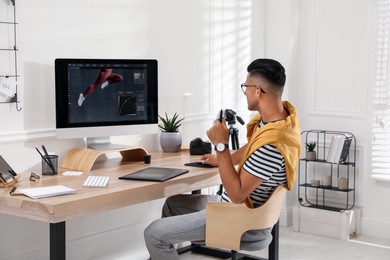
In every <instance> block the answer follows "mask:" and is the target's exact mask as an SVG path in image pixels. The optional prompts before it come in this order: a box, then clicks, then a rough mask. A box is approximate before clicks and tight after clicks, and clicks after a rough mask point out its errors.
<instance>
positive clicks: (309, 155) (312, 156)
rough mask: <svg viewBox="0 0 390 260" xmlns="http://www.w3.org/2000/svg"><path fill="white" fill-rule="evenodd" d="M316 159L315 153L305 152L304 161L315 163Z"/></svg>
mask: <svg viewBox="0 0 390 260" xmlns="http://www.w3.org/2000/svg"><path fill="white" fill-rule="evenodd" d="M316 159H317V155H316V152H315V151H313V152H312V151H310V152H309V151H306V160H308V161H315V160H316Z"/></svg>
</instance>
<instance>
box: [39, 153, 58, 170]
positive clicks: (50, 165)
mask: <svg viewBox="0 0 390 260" xmlns="http://www.w3.org/2000/svg"><path fill="white" fill-rule="evenodd" d="M35 150H37V152H38V153H39V155H40V156H41V157H42V159H43V160H44V161H45V162H46V163H47V165H49V167H50V169H51V170H52V171H53V173H57V172H56V170H55V169H54V166H53V165H52V164H51V163H49V161H48V160H47V159H46V158H45V156H43V154H42V153H41V152H40V151H39V150H38V148H36V147H35Z"/></svg>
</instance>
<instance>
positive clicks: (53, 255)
mask: <svg viewBox="0 0 390 260" xmlns="http://www.w3.org/2000/svg"><path fill="white" fill-rule="evenodd" d="M65 243H66V242H65V221H63V222H59V223H50V260H65V251H66V246H65Z"/></svg>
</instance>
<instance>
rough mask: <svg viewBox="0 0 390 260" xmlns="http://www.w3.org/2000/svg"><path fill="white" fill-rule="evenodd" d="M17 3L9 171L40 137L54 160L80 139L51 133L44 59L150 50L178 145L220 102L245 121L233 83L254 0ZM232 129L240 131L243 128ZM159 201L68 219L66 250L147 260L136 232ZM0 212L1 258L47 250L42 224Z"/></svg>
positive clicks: (6, 140)
mask: <svg viewBox="0 0 390 260" xmlns="http://www.w3.org/2000/svg"><path fill="white" fill-rule="evenodd" d="M0 1H3V2H4V3H2V4H6V3H7V2H8V0H0ZM16 4H17V6H16V7H17V8H16V10H17V20H18V27H17V28H18V33H17V36H18V47H19V49H20V51H19V52H18V66H19V72H18V74H20V78H19V80H18V85H19V89H20V91H19V93H18V95H19V97H20V100H21V104H20V106H21V107H22V110H21V111H20V112H18V111H16V109H15V106H14V104H11V105H9V104H0V120H1V122H7V124H3V123H2V127H1V130H0V151H1V152H0V153H1V154H2V155H3V156H4V157H5V158H6V160H7V161H8V162H9V163H10V164H11V166H13V168H15V170H16V171H17V172H23V171H25V170H26V169H28V168H30V167H32V166H36V165H38V164H39V163H40V157H39V155H38V154H37V153H36V151H35V149H34V147H35V146H39V145H41V144H45V146H46V147H47V148H48V149H49V152H52V153H57V154H59V155H60V159H61V157H62V156H63V155H64V153H65V152H66V151H67V150H68V149H70V148H72V147H74V146H80V145H83V142H84V141H83V140H82V139H75V140H65V141H64V140H61V141H59V140H57V139H56V137H55V131H54V128H55V104H54V66H53V65H54V59H55V58H57V57H76V58H77V57H80V58H156V59H157V60H158V61H159V100H160V103H159V114H163V113H165V112H167V113H168V114H173V113H174V112H178V113H179V114H181V115H183V116H185V118H186V119H185V123H184V125H183V128H182V131H183V138H184V140H183V144H184V145H188V144H189V142H190V140H192V139H193V138H195V137H198V136H200V137H203V138H205V137H206V135H205V131H206V130H207V129H208V127H209V126H210V124H211V122H212V120H214V118H215V116H216V114H217V111H218V110H219V109H221V108H231V109H234V110H236V111H237V112H238V113H239V115H241V116H242V117H243V118H244V120H245V121H248V119H249V116H250V115H249V114H248V112H247V111H246V99H245V96H244V95H243V94H242V93H241V89H240V87H239V86H240V84H241V83H242V82H243V81H244V80H245V75H246V73H245V69H246V66H247V65H248V64H249V62H250V61H251V60H252V59H253V58H254V57H258V56H260V55H261V54H262V52H263V43H262V41H263V38H262V34H263V33H262V32H263V24H262V20H263V19H262V18H261V15H260V14H261V13H262V12H263V9H262V5H263V1H249V0H245V1H235V0H204V1H198V0H196V1H195V0H184V1H183V0H167V1H159V0H148V1H144V0H112V1H103V0H86V1H76V0H69V1H60V0H52V1H48V0H46V1H45V0H37V1H27V0H19V1H17V3H16ZM3 10H4V9H3ZM0 18H1V17H0ZM252 46H255V47H252ZM4 62H6V61H5V60H0V63H1V64H3V63H4ZM0 68H2V67H0ZM186 93H187V94H188V93H190V95H186V96H185V94H186ZM240 128H241V130H242V131H241V133H240V134H241V137H243V136H245V131H244V127H241V126H240ZM158 138H159V136H158V135H149V136H126V137H115V138H114V139H116V140H119V141H120V142H123V143H127V144H130V145H135V146H144V147H145V148H146V149H147V150H149V151H156V150H160V147H159V142H158ZM21 158H23V159H22V160H21ZM26 174H27V173H26ZM162 202H163V200H158V201H153V202H150V203H145V204H142V205H135V206H132V207H127V208H124V209H118V210H115V211H112V212H105V213H101V214H96V215H93V216H90V217H87V218H81V219H77V220H72V221H68V222H67V256H68V258H69V259H86V258H88V259H89V258H94V259H97V258H99V257H100V258H101V259H104V258H105V255H109V256H107V258H106V259H111V258H112V254H113V253H114V252H120V251H121V250H126V249H128V250H130V251H131V257H132V259H146V257H147V252H146V249H145V248H144V245H143V236H142V232H143V230H144V228H145V227H146V226H147V225H148V224H149V223H150V222H151V221H152V220H153V219H156V218H158V217H159V216H160V209H161V204H162ZM0 220H1V223H3V224H4V226H5V227H6V228H5V230H3V231H2V232H1V235H0V236H1V237H2V240H3V241H4V242H3V243H1V244H0V252H1V253H0V259H45V258H47V255H48V225H47V224H46V223H41V222H36V221H31V220H25V219H22V218H13V217H11V216H4V215H2V216H0ZM102 223H104V224H103V225H102ZM15 241H17V243H15ZM107 241H109V242H107ZM103 244H104V245H105V246H101V245H103ZM110 255H111V256H110Z"/></svg>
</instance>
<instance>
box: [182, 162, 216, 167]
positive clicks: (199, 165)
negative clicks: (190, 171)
mask: <svg viewBox="0 0 390 260" xmlns="http://www.w3.org/2000/svg"><path fill="white" fill-rule="evenodd" d="M184 165H185V166H192V167H200V168H214V167H215V166H212V165H209V164H203V163H202V162H201V161H196V162H188V163H185V164H184Z"/></svg>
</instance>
